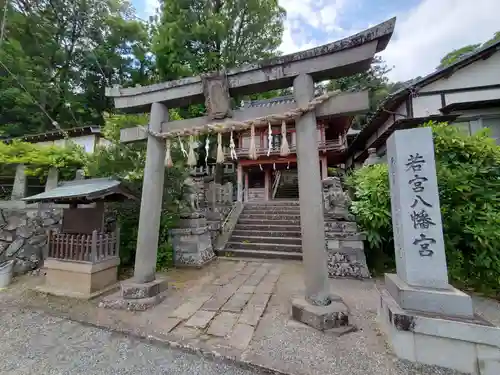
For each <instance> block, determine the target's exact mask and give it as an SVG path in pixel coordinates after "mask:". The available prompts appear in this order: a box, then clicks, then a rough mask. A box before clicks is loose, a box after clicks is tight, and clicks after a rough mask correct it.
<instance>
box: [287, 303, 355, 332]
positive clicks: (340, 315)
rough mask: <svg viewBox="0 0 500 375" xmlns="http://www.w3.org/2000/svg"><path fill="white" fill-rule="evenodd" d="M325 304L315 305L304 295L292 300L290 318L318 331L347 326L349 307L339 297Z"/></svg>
mask: <svg viewBox="0 0 500 375" xmlns="http://www.w3.org/2000/svg"><path fill="white" fill-rule="evenodd" d="M336 298H337V299H336V300H333V301H332V302H331V303H330V304H329V305H327V306H315V305H312V304H310V303H309V302H307V301H306V299H305V297H298V298H294V299H293V300H292V318H293V319H295V320H297V321H299V322H301V323H304V324H307V325H308V326H311V327H313V328H316V329H318V330H320V331H326V330H331V329H334V328H339V327H346V326H349V309H348V308H347V306H346V305H345V304H344V303H343V302H342V300H341V299H340V298H339V297H336Z"/></svg>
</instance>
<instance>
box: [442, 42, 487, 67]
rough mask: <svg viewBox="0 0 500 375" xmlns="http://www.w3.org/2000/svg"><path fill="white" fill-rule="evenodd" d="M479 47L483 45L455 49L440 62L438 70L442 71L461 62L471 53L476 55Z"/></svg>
mask: <svg viewBox="0 0 500 375" xmlns="http://www.w3.org/2000/svg"><path fill="white" fill-rule="evenodd" d="M479 47H481V44H470V45H468V46H465V47H462V48H459V49H455V50H453V51H451V52H449V53H447V54H446V55H445V56H444V57H443V58H442V59H441V61H440V63H439V65H438V67H437V68H436V69H442V68H445V67H447V66H449V65H451V64H453V63H455V62H456V61H458V60H460V59H461V58H463V57H464V56H467V55H469V54H471V53H474V52H475V51H476V50H477V49H478V48H479Z"/></svg>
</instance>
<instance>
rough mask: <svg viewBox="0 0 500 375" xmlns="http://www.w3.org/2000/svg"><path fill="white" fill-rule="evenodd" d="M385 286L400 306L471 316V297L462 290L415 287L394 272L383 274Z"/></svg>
mask: <svg viewBox="0 0 500 375" xmlns="http://www.w3.org/2000/svg"><path fill="white" fill-rule="evenodd" d="M385 286H386V288H387V291H388V292H389V294H390V295H391V296H392V297H393V298H394V300H395V301H396V302H397V304H398V305H399V306H401V308H403V309H405V310H414V311H421V312H426V313H431V314H441V315H445V316H461V317H466V318H467V317H469V318H471V317H473V316H474V308H473V307H472V299H471V297H470V296H469V295H467V294H465V293H464V292H462V291H460V290H458V289H456V288H454V287H452V286H451V285H450V287H449V289H429V288H417V287H413V286H411V285H408V284H407V283H406V282H404V281H403V280H401V278H400V277H399V276H398V275H396V274H389V273H386V274H385Z"/></svg>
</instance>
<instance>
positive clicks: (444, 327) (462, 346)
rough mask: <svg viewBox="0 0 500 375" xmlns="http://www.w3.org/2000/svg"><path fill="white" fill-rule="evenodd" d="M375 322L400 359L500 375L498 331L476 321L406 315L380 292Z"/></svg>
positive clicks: (414, 313)
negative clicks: (376, 320) (377, 322)
mask: <svg viewBox="0 0 500 375" xmlns="http://www.w3.org/2000/svg"><path fill="white" fill-rule="evenodd" d="M378 318H379V323H380V324H381V326H382V329H383V331H384V332H385V334H386V335H387V336H388V339H389V343H390V345H391V346H392V348H393V350H394V352H395V354H396V355H397V356H398V357H399V358H401V359H406V360H409V361H412V362H418V363H423V364H427V365H434V366H441V367H446V368H449V369H453V370H456V371H460V372H464V373H467V374H474V375H498V374H500V328H499V327H495V326H493V325H491V324H490V323H488V322H486V321H485V320H483V319H481V318H480V317H477V316H476V317H472V318H456V317H455V318H451V317H443V316H442V315H431V314H423V313H418V312H414V311H412V312H410V311H406V310H403V309H402V308H401V307H400V306H399V305H398V303H397V302H396V301H395V300H394V298H392V296H391V295H390V294H389V293H388V292H387V290H385V289H382V290H380V305H379V311H378Z"/></svg>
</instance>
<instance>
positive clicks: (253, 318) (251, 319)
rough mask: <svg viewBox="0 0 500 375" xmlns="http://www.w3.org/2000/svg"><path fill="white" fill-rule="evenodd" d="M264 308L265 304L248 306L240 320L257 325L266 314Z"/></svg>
mask: <svg viewBox="0 0 500 375" xmlns="http://www.w3.org/2000/svg"><path fill="white" fill-rule="evenodd" d="M264 310H265V307H264V306H253V305H252V306H247V307H246V308H245V309H244V310H243V312H242V314H241V316H240V320H239V322H240V323H243V324H248V325H251V326H256V325H257V323H259V320H260V318H261V317H262V315H263V314H264Z"/></svg>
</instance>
